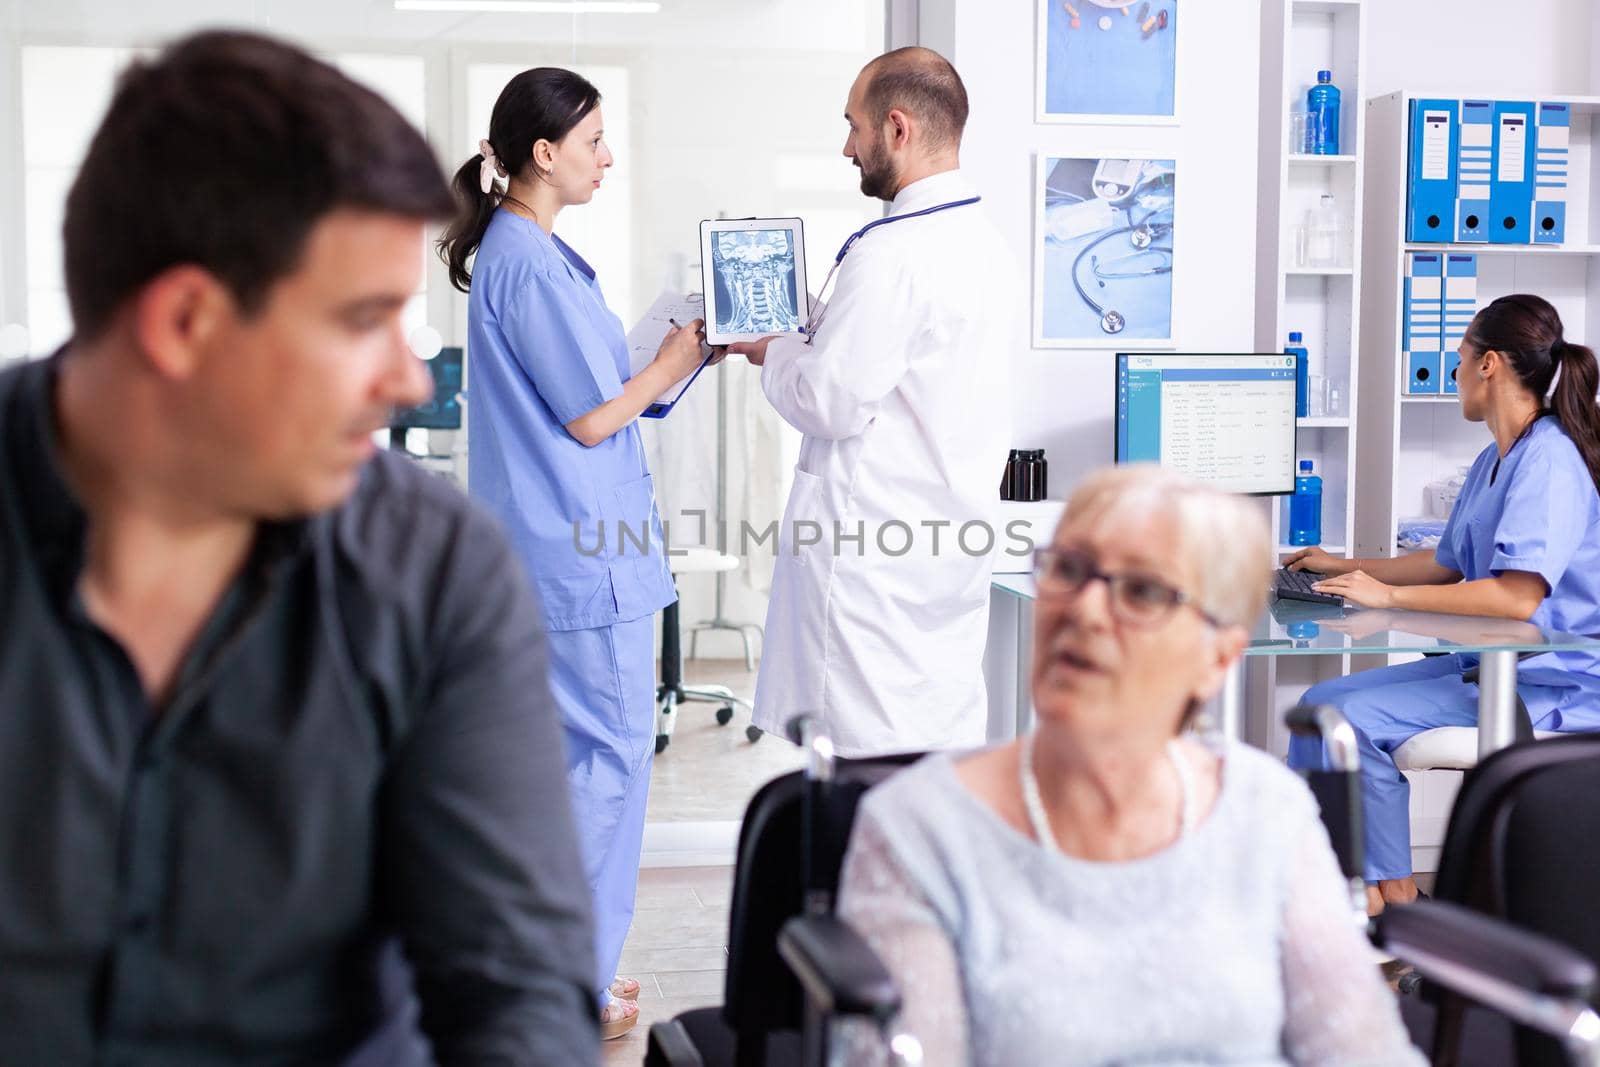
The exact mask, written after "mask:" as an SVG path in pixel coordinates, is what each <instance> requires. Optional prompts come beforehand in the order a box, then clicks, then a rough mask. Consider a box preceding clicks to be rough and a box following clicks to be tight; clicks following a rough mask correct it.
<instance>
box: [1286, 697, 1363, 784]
mask: <svg viewBox="0 0 1600 1067" xmlns="http://www.w3.org/2000/svg"><path fill="white" fill-rule="evenodd" d="M1283 724H1284V725H1285V726H1287V727H1288V728H1289V732H1290V733H1292V734H1295V735H1297V736H1300V737H1315V738H1318V739H1320V740H1321V741H1322V742H1323V744H1325V745H1326V746H1327V749H1328V764H1329V767H1330V768H1331V769H1332V770H1335V771H1339V772H1340V773H1343V774H1351V773H1354V772H1356V771H1359V770H1360V769H1361V756H1360V753H1359V752H1357V750H1356V728H1355V727H1354V726H1351V725H1350V720H1349V719H1347V718H1345V717H1344V714H1343V713H1342V712H1341V711H1340V710H1339V709H1338V708H1336V707H1334V706H1333V705H1332V704H1296V705H1295V706H1294V707H1292V708H1290V709H1289V711H1288V713H1287V714H1285V715H1284V717H1283Z"/></svg>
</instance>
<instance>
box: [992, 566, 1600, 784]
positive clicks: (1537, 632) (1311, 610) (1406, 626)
mask: <svg viewBox="0 0 1600 1067" xmlns="http://www.w3.org/2000/svg"><path fill="white" fill-rule="evenodd" d="M1035 596H1036V590H1035V586H1034V580H1033V575H1031V574H997V575H995V576H994V580H993V583H992V591H991V600H990V612H991V614H992V613H994V612H996V611H1000V612H1005V611H1006V610H1007V608H1009V609H1010V611H1011V612H1012V613H1013V614H1012V623H1011V628H1012V629H1013V630H1014V632H1015V634H1016V642H1017V644H1016V658H1015V664H1014V671H1015V674H1014V676H1013V684H1014V685H1015V687H1016V688H1015V694H1014V695H1015V704H1016V708H1015V715H1016V720H1015V721H1016V729H1017V731H1018V732H1020V731H1022V730H1023V729H1025V728H1026V723H1027V722H1028V720H1030V719H1031V718H1032V715H1033V708H1032V699H1031V694H1030V689H1031V686H1030V678H1029V676H1030V674H1031V667H1032V658H1033V600H1034V598H1035ZM1007 602H1009V603H1007ZM1268 607H1269V610H1268V611H1267V612H1265V613H1264V614H1263V615H1262V617H1261V619H1260V620H1259V621H1258V622H1257V623H1256V625H1255V627H1254V628H1253V629H1252V630H1251V632H1250V640H1249V643H1248V644H1247V645H1246V646H1245V650H1244V655H1243V656H1241V657H1240V658H1239V659H1238V660H1236V661H1234V664H1233V667H1232V668H1231V669H1230V670H1229V672H1228V677H1227V680H1226V681H1225V682H1224V683H1223V687H1222V692H1221V694H1220V695H1219V698H1218V712H1217V715H1218V719H1219V720H1220V722H1219V725H1220V726H1221V728H1222V730H1223V732H1224V733H1226V734H1227V735H1228V736H1230V737H1240V736H1242V732H1243V727H1244V710H1245V709H1244V672H1245V666H1246V662H1247V661H1248V660H1249V659H1250V658H1251V657H1255V656H1342V655H1346V654H1353V655H1365V654H1375V655H1394V654H1397V653H1417V652H1473V653H1478V654H1479V656H1480V670H1479V682H1478V754H1479V755H1480V756H1483V755H1487V754H1488V753H1490V752H1493V751H1495V750H1496V749H1500V748H1504V747H1505V746H1506V745H1509V744H1510V743H1511V742H1512V741H1513V740H1515V738H1516V725H1517V723H1516V715H1517V699H1516V697H1517V660H1518V658H1519V657H1520V656H1521V655H1522V654H1525V653H1539V652H1560V651H1570V650H1577V649H1583V650H1587V651H1600V637H1585V636H1583V635H1581V634H1564V633H1554V632H1551V631H1548V630H1541V629H1539V628H1538V627H1537V626H1534V625H1532V624H1531V623H1526V622H1517V621H1515V620H1513V619H1490V618H1480V617H1478V616H1474V615H1435V614H1431V613H1425V612H1418V611H1390V610H1379V609H1370V610H1369V609H1362V608H1350V609H1346V608H1339V607H1334V606H1331V605H1324V604H1310V603H1307V602H1304V601H1295V600H1273V601H1271V602H1270V604H1269V605H1268ZM994 632H995V631H994V628H993V627H991V634H993V633H994ZM992 662H993V659H992V658H991V659H989V660H986V663H988V664H992Z"/></svg>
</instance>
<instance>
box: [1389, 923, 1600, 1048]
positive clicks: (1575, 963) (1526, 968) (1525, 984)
mask: <svg viewBox="0 0 1600 1067" xmlns="http://www.w3.org/2000/svg"><path fill="white" fill-rule="evenodd" d="M1373 925H1374V928H1375V929H1376V931H1377V940H1378V943H1379V944H1380V945H1382V947H1383V948H1384V949H1386V950H1387V951H1389V952H1392V953H1394V954H1395V955H1396V956H1398V957H1400V958H1401V959H1403V960H1405V961H1407V962H1408V963H1411V964H1412V966H1414V967H1415V968H1416V969H1417V970H1418V971H1419V972H1420V973H1421V974H1422V975H1423V977H1424V978H1426V979H1428V980H1429V981H1433V982H1437V983H1438V984H1439V985H1441V986H1444V987H1445V988H1447V989H1450V990H1452V991H1453V992H1457V993H1460V994H1461V995H1463V996H1466V997H1469V998H1470V999H1473V1000H1478V1001H1480V1002H1482V1003H1484V1004H1485V1005H1487V1006H1488V1007H1491V1008H1494V1009H1496V1010H1498V1011H1502V1012H1504V1013H1505V1014H1508V1015H1512V1017H1514V1018H1515V1017H1517V1016H1516V1015H1515V1014H1514V1013H1513V1011H1511V1010H1507V1009H1506V1008H1505V1007H1504V1006H1502V1005H1501V1004H1499V1003H1496V1002H1495V1001H1493V1000H1490V999H1486V997H1485V992H1486V990H1487V988H1488V986H1490V985H1499V986H1502V987H1505V988H1506V990H1507V991H1508V992H1511V993H1518V994H1522V995H1523V996H1524V997H1541V998H1550V997H1555V998H1562V999H1572V1000H1587V999H1588V998H1589V996H1590V995H1591V994H1592V992H1593V990H1594V986H1595V978H1596V974H1595V970H1596V969H1595V965H1594V963H1593V962H1592V961H1591V960H1589V959H1588V957H1586V956H1584V955H1583V954H1582V953H1580V952H1577V951H1575V950H1574V949H1571V948H1568V947H1567V946H1566V945H1563V944H1561V943H1560V942H1559V941H1555V940H1552V939H1551V938H1548V937H1545V936H1543V935H1542V934H1536V933H1533V932H1531V931H1528V930H1522V929H1519V928H1517V927H1515V926H1512V925H1511V924H1510V923H1508V922H1505V921H1504V920H1502V919H1497V918H1495V917H1493V916H1491V915H1484V914H1483V913H1481V912H1476V911H1472V910H1470V909H1468V908H1463V907H1461V906H1459V905H1456V904H1447V903H1445V902H1444V901H1439V900H1419V901H1417V902H1416V903H1415V904H1408V905H1405V906H1404V907H1396V908H1387V909H1385V910H1384V912H1383V913H1382V914H1381V915H1379V916H1378V917H1377V918H1376V919H1374V920H1373ZM1521 1021H1526V1022H1529V1025H1538V1024H1537V1023H1535V1022H1532V1021H1530V1020H1521Z"/></svg>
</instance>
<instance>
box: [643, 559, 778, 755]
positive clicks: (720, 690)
mask: <svg viewBox="0 0 1600 1067" xmlns="http://www.w3.org/2000/svg"><path fill="white" fill-rule="evenodd" d="M738 566H739V561H738V559H736V558H735V557H733V556H730V555H727V554H726V553H723V552H717V551H715V550H714V549H709V548H691V549H687V550H685V551H684V553H683V554H682V555H673V556H669V557H667V567H668V568H669V569H670V570H671V571H672V575H673V580H674V581H676V580H677V576H678V575H680V574H716V573H718V572H720V571H731V570H733V569H735V568H736V567H738ZM690 700H702V701H705V702H707V703H711V704H721V705H722V707H720V708H718V709H717V725H718V726H726V725H728V723H730V722H732V721H733V706H734V705H735V704H739V705H742V706H743V707H745V708H748V709H749V710H751V711H754V710H755V709H754V708H751V707H750V702H749V701H747V700H741V699H740V698H739V697H736V696H734V695H733V690H732V689H729V688H728V687H727V686H725V685H703V686H686V685H684V684H683V640H682V634H681V633H680V632H679V629H678V603H677V601H674V602H673V603H671V604H669V605H667V607H666V608H664V609H663V610H662V612H661V684H660V685H659V686H657V687H656V755H658V756H659V755H660V754H661V753H662V752H664V751H666V748H667V745H668V744H670V743H671V741H672V728H673V725H674V723H675V722H676V720H677V717H678V715H677V711H678V705H679V704H683V703H686V702H687V701H690ZM761 733H762V731H761V730H760V729H759V728H758V727H756V726H754V725H751V726H747V727H745V736H746V737H748V738H749V739H750V740H751V741H758V740H760V739H761Z"/></svg>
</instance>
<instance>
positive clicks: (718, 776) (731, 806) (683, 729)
mask: <svg viewBox="0 0 1600 1067" xmlns="http://www.w3.org/2000/svg"><path fill="white" fill-rule="evenodd" d="M755 682H756V676H755V673H754V672H753V671H752V672H746V671H745V669H744V661H743V660H690V661H687V662H686V663H685V664H684V684H686V685H725V686H727V687H729V688H730V689H732V690H733V691H734V692H735V693H737V694H739V695H740V696H742V697H744V698H745V699H746V700H749V699H750V695H751V693H752V692H753V691H754V689H755ZM717 707H718V705H716V704H704V703H700V702H694V703H690V704H686V705H683V706H681V708H680V710H679V711H678V713H677V714H678V717H679V718H678V723H677V724H676V727H675V728H674V730H673V734H672V742H671V744H669V745H668V746H667V750H666V751H665V752H663V753H661V754H660V755H659V756H657V757H656V761H655V766H654V769H653V770H652V772H651V776H650V806H649V809H648V815H647V819H648V821H650V822H657V823H659V822H709V821H717V820H729V821H737V820H738V819H740V818H741V817H742V816H743V815H744V808H745V804H746V803H748V802H749V800H750V796H751V794H753V793H754V792H755V791H756V790H757V789H759V788H760V787H761V785H762V783H764V782H766V781H768V780H770V779H772V778H775V777H777V776H778V775H780V774H783V773H785V772H787V771H791V770H794V769H795V768H796V767H799V766H800V765H801V763H802V762H803V761H802V759H801V757H800V750H799V749H797V748H796V747H795V746H793V745H791V744H789V743H788V742H787V741H784V740H781V739H780V738H775V737H763V738H762V739H761V740H760V741H757V742H755V743H753V744H752V743H751V742H750V741H749V740H748V739H747V738H746V737H745V732H744V728H745V727H746V726H748V725H750V715H749V712H747V711H745V710H744V709H742V708H741V709H739V711H738V712H737V714H735V716H734V719H733V721H732V722H731V723H729V724H728V725H727V726H718V725H717V721H716V710H717ZM732 882H733V868H731V867H668V868H655V869H650V870H645V871H642V872H640V874H639V896H638V900H637V903H636V905H635V910H634V918H633V929H632V930H631V931H630V932H629V934H628V943H627V945H626V946H625V947H624V948H623V950H622V962H621V965H620V966H619V967H618V969H617V971H618V973H619V974H625V975H628V976H630V977H633V978H637V979H638V980H639V985H640V987H641V988H640V993H639V1023H638V1025H637V1026H635V1027H634V1029H633V1030H632V1032H630V1033H628V1034H626V1035H625V1036H623V1037H620V1038H618V1039H617V1040H615V1041H608V1042H606V1044H605V1052H604V1056H603V1057H602V1062H603V1063H604V1064H606V1067H612V1065H618V1064H628V1065H630V1067H636V1065H638V1064H640V1063H643V1062H644V1054H645V1048H646V1046H647V1042H648V1039H647V1037H646V1035H647V1034H648V1032H649V1029H650V1024H651V1023H654V1022H659V1021H661V1020H664V1019H670V1018H672V1017H673V1016H674V1015H677V1014H678V1013H679V1012H681V1011H687V1010H689V1009H690V1008H700V1007H705V1006H707V1005H712V1004H720V1003H721V1002H722V982H723V975H724V974H725V972H726V971H727V968H728V950H727V944H728V894H729V890H730V888H731V886H732Z"/></svg>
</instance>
